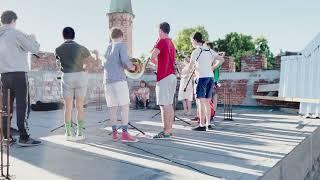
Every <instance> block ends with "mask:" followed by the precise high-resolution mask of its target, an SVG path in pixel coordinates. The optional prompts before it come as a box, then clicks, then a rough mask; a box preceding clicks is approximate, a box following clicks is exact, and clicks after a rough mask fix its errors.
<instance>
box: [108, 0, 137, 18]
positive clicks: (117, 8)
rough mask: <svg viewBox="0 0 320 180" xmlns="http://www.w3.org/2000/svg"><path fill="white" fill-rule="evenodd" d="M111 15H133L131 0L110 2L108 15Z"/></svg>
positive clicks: (112, 0) (113, 0)
mask: <svg viewBox="0 0 320 180" xmlns="http://www.w3.org/2000/svg"><path fill="white" fill-rule="evenodd" d="M111 13H129V14H132V15H134V14H133V12H132V5H131V0H111V3H110V9H109V12H108V14H111Z"/></svg>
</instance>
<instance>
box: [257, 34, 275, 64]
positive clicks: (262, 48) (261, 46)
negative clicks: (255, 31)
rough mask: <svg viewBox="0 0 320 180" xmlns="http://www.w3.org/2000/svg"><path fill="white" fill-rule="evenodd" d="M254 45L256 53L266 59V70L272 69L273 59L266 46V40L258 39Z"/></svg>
mask: <svg viewBox="0 0 320 180" xmlns="http://www.w3.org/2000/svg"><path fill="white" fill-rule="evenodd" d="M254 44H255V46H256V53H257V54H262V55H264V56H265V57H266V58H267V62H268V68H269V69H272V68H273V67H274V63H275V58H274V55H273V53H272V52H271V50H270V47H269V45H268V40H267V39H266V38H264V37H258V38H256V39H255V41H254Z"/></svg>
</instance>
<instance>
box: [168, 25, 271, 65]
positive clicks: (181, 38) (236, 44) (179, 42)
mask: <svg viewBox="0 0 320 180" xmlns="http://www.w3.org/2000/svg"><path fill="white" fill-rule="evenodd" d="M197 31H198V32H201V33H202V35H203V36H204V40H205V41H206V40H208V39H209V34H208V32H207V31H206V30H205V28H204V27H203V26H196V27H194V28H186V29H183V30H181V31H180V32H179V33H178V36H177V37H176V39H175V40H174V43H175V46H176V48H177V50H178V51H179V52H183V53H184V54H185V55H188V56H190V55H191V52H192V50H193V49H194V48H193V47H192V44H191V40H190V37H191V34H192V33H193V32H197ZM213 44H214V46H215V48H216V49H217V50H218V51H224V52H225V53H226V56H232V57H234V58H235V62H236V70H237V71H240V68H241V67H240V58H241V57H242V56H251V55H255V54H261V55H264V56H265V57H266V58H267V61H268V68H269V69H271V68H273V66H274V63H275V58H274V55H273V53H272V52H271V51H270V47H269V45H268V40H267V39H265V38H264V37H258V38H256V39H254V38H253V37H252V36H251V35H245V34H241V33H237V32H232V33H229V34H227V35H226V36H225V37H224V38H222V39H218V40H216V41H214V42H213ZM180 59H183V58H182V57H181V55H179V54H178V60H180Z"/></svg>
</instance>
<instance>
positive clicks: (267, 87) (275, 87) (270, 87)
mask: <svg viewBox="0 0 320 180" xmlns="http://www.w3.org/2000/svg"><path fill="white" fill-rule="evenodd" d="M270 91H279V84H261V85H259V87H258V89H257V92H270Z"/></svg>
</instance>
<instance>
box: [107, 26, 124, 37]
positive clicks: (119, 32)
mask: <svg viewBox="0 0 320 180" xmlns="http://www.w3.org/2000/svg"><path fill="white" fill-rule="evenodd" d="M110 37H111V39H118V38H121V37H123V32H122V30H121V29H120V28H116V27H114V28H111V30H110Z"/></svg>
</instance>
